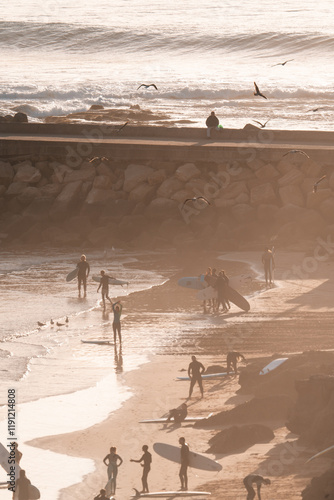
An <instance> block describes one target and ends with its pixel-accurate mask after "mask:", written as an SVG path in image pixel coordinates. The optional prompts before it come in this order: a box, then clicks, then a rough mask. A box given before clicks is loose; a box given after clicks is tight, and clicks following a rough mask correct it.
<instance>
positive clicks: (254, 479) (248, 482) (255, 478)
mask: <svg viewBox="0 0 334 500" xmlns="http://www.w3.org/2000/svg"><path fill="white" fill-rule="evenodd" d="M253 484H256V489H257V497H258V499H259V500H261V486H262V485H263V484H271V481H270V479H268V478H264V477H262V476H259V475H258V474H249V476H246V477H245V478H244V485H245V488H246V490H247V493H248V494H247V500H253V499H254V498H255V497H256V493H255V490H254V488H253Z"/></svg>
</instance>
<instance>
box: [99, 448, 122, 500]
mask: <svg viewBox="0 0 334 500" xmlns="http://www.w3.org/2000/svg"><path fill="white" fill-rule="evenodd" d="M103 463H104V464H105V465H107V466H108V469H107V473H108V481H110V486H111V494H112V495H113V494H114V493H115V491H116V478H117V473H118V467H119V466H120V465H122V463H123V459H122V458H121V457H120V456H119V455H117V453H116V448H115V446H112V447H111V448H110V453H108V455H106V456H105V457H104V459H103Z"/></svg>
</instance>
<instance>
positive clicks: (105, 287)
mask: <svg viewBox="0 0 334 500" xmlns="http://www.w3.org/2000/svg"><path fill="white" fill-rule="evenodd" d="M100 274H101V280H100V284H99V287H98V289H97V290H96V293H99V291H100V288H101V287H102V289H101V294H102V303H103V309H105V308H106V300H105V299H108V300H109V302H110V304H112V301H111V298H110V297H109V278H112V276H108V274H106V272H105V271H103V269H102V271H100Z"/></svg>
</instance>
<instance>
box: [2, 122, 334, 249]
mask: <svg viewBox="0 0 334 500" xmlns="http://www.w3.org/2000/svg"><path fill="white" fill-rule="evenodd" d="M0 125H1V126H2V128H0V209H1V217H0V241H1V244H2V246H3V247H6V245H13V244H18V245H22V244H24V245H41V244H45V245H59V246H67V245H68V246H76V247H77V246H80V247H81V246H83V247H87V246H94V247H101V246H103V247H108V246H116V247H119V246H124V247H132V248H161V247H166V246H167V247H168V246H174V247H177V248H181V249H182V248H187V249H191V248H197V249H200V248H206V249H214V250H233V249H237V248H243V247H245V246H248V247H249V246H250V245H254V246H259V247H262V246H263V245H267V244H271V243H272V244H275V246H290V247H291V246H293V245H296V246H297V247H298V245H300V243H301V242H303V244H306V242H309V243H310V245H311V244H313V246H315V245H316V241H317V238H318V237H322V238H328V237H330V235H331V234H332V233H334V171H333V162H332V147H331V140H332V138H333V134H331V133H317V134H316V138H315V137H314V135H312V134H311V133H301V132H298V133H297V132H296V133H294V132H291V133H288V132H284V133H283V132H278V131H277V133H275V134H270V133H268V136H267V137H269V138H271V140H266V139H265V137H266V135H265V133H264V132H261V131H259V130H258V129H256V128H255V127H251V126H249V127H248V129H244V130H243V131H224V132H223V135H219V134H218V132H217V135H216V136H214V137H213V141H211V142H210V141H207V140H206V139H205V131H203V130H201V129H193V130H191V129H187V130H186V131H183V132H182V131H180V129H179V132H178V131H177V129H172V130H170V129H164V128H162V127H161V128H153V127H152V128H150V127H147V128H145V129H143V128H140V127H132V128H130V127H129V128H128V130H127V131H126V135H125V134H123V135H122V136H117V135H115V133H114V129H113V128H111V127H109V128H108V131H109V135H108V133H106V130H105V129H104V130H103V138H101V137H99V136H98V135H97V134H98V132H97V131H101V127H99V128H96V129H94V127H89V128H87V126H86V127H85V128H83V127H80V126H71V125H67V126H66V127H65V126H64V125H62V126H59V125H58V126H57V127H58V128H50V127H49V128H48V127H46V128H45V127H43V126H42V125H40V124H38V125H36V126H35V124H0ZM5 125H6V126H7V128H4V127H5ZM9 125H10V126H11V127H14V125H16V128H15V127H14V128H8V127H9ZM82 130H85V131H87V130H88V132H87V133H86V134H83V133H82ZM125 130H126V129H125ZM61 131H62V135H61V134H60V132H61ZM237 132H238V133H237ZM43 134H44V135H43ZM45 134H46V135H45ZM261 134H262V135H261ZM261 137H262V140H261ZM263 138H264V139H263ZM109 139H110V140H109ZM315 139H316V140H315ZM302 141H303V142H302ZM300 145H301V146H302V148H303V150H305V151H307V155H308V156H309V157H307V156H306V155H304V154H301V153H289V154H286V153H287V152H288V151H289V150H290V149H293V148H294V147H299V146H300ZM323 175H326V178H325V179H324V180H323V181H322V182H321V183H320V184H319V186H318V190H317V192H316V193H314V192H313V185H314V184H315V182H316V181H317V180H318V179H319V178H320V177H321V176H323ZM198 196H204V197H205V198H207V199H208V200H209V201H210V205H207V204H206V203H205V202H201V201H196V202H192V201H190V202H188V203H187V204H186V205H185V206H183V203H184V201H185V200H186V199H187V198H192V197H198ZM182 206H183V208H182ZM333 236H334V234H333ZM194 245H195V247H194Z"/></svg>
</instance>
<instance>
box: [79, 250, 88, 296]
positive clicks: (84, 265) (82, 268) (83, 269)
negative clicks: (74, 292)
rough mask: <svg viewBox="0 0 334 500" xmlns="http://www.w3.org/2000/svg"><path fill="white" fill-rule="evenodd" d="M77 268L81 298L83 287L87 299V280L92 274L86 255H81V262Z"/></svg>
mask: <svg viewBox="0 0 334 500" xmlns="http://www.w3.org/2000/svg"><path fill="white" fill-rule="evenodd" d="M77 268H78V290H79V297H81V285H82V286H83V289H84V297H86V289H87V278H88V275H89V272H90V266H89V264H88V262H87V260H86V255H81V257H80V262H78V263H77Z"/></svg>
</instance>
